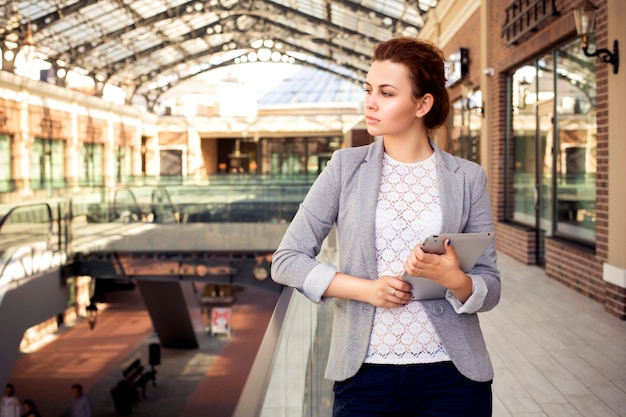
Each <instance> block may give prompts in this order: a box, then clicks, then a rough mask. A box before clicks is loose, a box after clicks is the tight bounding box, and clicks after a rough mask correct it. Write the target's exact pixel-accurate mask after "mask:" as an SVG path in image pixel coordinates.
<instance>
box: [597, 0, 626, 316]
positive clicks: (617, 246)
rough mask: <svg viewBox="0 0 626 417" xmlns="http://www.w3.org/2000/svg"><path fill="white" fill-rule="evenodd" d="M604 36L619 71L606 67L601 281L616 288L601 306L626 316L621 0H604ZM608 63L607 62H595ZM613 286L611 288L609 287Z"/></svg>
mask: <svg viewBox="0 0 626 417" xmlns="http://www.w3.org/2000/svg"><path fill="white" fill-rule="evenodd" d="M607 10H608V13H607V15H608V16H607V19H608V39H607V41H608V42H607V43H608V45H609V47H608V48H609V50H613V40H614V39H617V41H618V42H619V48H620V49H621V51H620V55H621V56H620V62H619V64H620V66H619V73H618V74H613V67H610V68H609V76H608V88H607V89H608V91H609V94H608V103H609V108H608V119H609V120H610V122H609V123H608V138H609V140H608V152H607V154H608V156H607V158H608V159H609V178H608V199H609V204H608V205H609V214H608V225H609V227H608V245H607V246H608V254H607V262H606V263H605V264H604V268H603V279H604V281H606V282H608V283H610V284H613V285H615V286H617V291H613V290H612V289H611V287H609V288H608V289H607V300H606V302H605V308H606V309H607V310H617V311H612V312H614V313H617V315H618V316H620V317H625V316H626V239H625V238H624V236H626V193H624V184H623V178H625V177H626V164H624V156H625V155H626V133H624V132H626V119H624V118H623V117H620V114H623V111H624V108H626V94H624V93H623V92H624V91H626V60H625V59H624V52H622V51H624V48H625V47H626V26H625V25H624V22H623V19H624V16H626V3H625V2H624V1H623V0H608V1H607ZM598 65H608V64H604V63H602V64H598ZM613 288H614V287H613Z"/></svg>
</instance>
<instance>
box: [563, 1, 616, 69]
mask: <svg viewBox="0 0 626 417" xmlns="http://www.w3.org/2000/svg"><path fill="white" fill-rule="evenodd" d="M597 10H598V8H597V7H596V6H594V5H593V4H592V3H591V2H590V1H588V0H587V1H586V2H585V4H584V5H583V6H582V7H578V8H576V9H574V20H575V21H576V32H577V33H578V35H579V36H581V37H582V40H581V42H580V46H581V47H582V49H583V52H584V53H585V56H588V57H595V56H600V59H601V60H602V62H606V63H608V64H611V65H613V74H617V72H618V71H619V45H618V42H617V39H615V40H614V41H613V52H611V51H609V50H608V49H596V50H595V51H593V52H589V49H588V47H589V35H592V34H594V33H595V29H596V11H597Z"/></svg>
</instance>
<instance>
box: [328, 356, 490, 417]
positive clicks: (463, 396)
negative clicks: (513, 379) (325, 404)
mask: <svg viewBox="0 0 626 417" xmlns="http://www.w3.org/2000/svg"><path fill="white" fill-rule="evenodd" d="M333 391H334V393H335V402H334V405H333V417H467V416H472V417H491V411H492V396H491V381H489V382H476V381H472V380H470V379H468V378H466V377H465V376H463V375H461V373H459V371H458V370H457V369H456V367H455V366H454V365H453V364H452V362H439V363H433V364H420V365H371V364H364V365H363V366H362V367H361V369H360V370H359V372H357V374H356V375H355V376H353V377H352V378H349V379H347V380H345V381H339V382H335V385H334V388H333Z"/></svg>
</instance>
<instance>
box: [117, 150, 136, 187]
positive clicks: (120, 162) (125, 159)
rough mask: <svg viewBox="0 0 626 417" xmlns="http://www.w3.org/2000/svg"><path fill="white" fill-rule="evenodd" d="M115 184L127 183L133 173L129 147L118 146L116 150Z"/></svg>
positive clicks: (131, 154)
mask: <svg viewBox="0 0 626 417" xmlns="http://www.w3.org/2000/svg"><path fill="white" fill-rule="evenodd" d="M116 153H117V155H116V161H117V182H118V184H125V183H127V182H128V181H129V180H130V179H131V176H132V173H133V148H132V147H131V146H119V147H118V148H117V152H116Z"/></svg>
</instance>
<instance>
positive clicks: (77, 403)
mask: <svg viewBox="0 0 626 417" xmlns="http://www.w3.org/2000/svg"><path fill="white" fill-rule="evenodd" d="M72 396H73V398H72V406H71V408H70V416H71V417H93V409H92V406H91V399H90V398H89V397H88V396H87V395H86V394H84V393H83V386H82V385H81V384H74V385H72Z"/></svg>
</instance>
